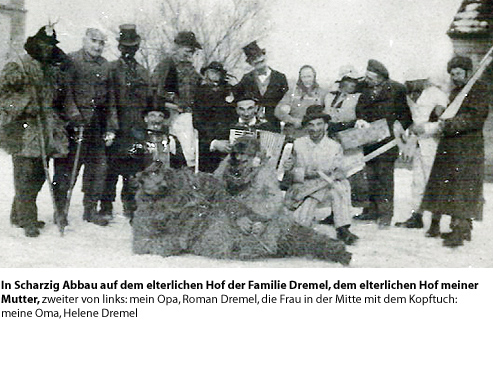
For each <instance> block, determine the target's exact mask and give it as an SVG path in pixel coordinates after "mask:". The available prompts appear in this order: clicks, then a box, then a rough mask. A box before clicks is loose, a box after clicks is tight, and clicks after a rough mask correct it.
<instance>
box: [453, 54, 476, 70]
mask: <svg viewBox="0 0 493 380" xmlns="http://www.w3.org/2000/svg"><path fill="white" fill-rule="evenodd" d="M457 67H459V68H461V69H464V70H467V71H470V70H472V60H471V58H469V57H461V56H455V57H453V58H452V59H451V60H450V61H448V63H447V72H448V73H450V72H451V71H452V69H455V68H457Z"/></svg>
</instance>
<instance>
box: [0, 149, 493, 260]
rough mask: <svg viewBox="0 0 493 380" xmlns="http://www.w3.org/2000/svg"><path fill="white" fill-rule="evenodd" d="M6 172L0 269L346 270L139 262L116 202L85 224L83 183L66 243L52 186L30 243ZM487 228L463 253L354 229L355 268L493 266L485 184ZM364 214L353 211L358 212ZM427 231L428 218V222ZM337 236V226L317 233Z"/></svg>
mask: <svg viewBox="0 0 493 380" xmlns="http://www.w3.org/2000/svg"><path fill="white" fill-rule="evenodd" d="M0 167H1V168H2V173H3V178H4V180H3V181H2V182H1V183H0V267H2V268H9V267H14V268H21V267H23V268H42V267H49V268H53V267H71V268H81V267H100V268H120V267H126V268H134V267H135V268H137V267H138V268H160V267H162V268H174V267H182V268H183V267H184V268H190V267H202V268H204V267H205V268H219V267H225V268H226V267H230V268H231V267H253V268H262V267H269V268H274V267H289V268H298V267H306V268H309V267H335V268H337V267H341V266H340V265H339V264H333V263H327V262H322V261H314V260H309V259H277V260H265V261H258V262H241V261H233V260H231V261H224V260H215V259H208V258H203V257H197V256H191V255H186V256H180V257H167V258H163V257H159V256H138V255H134V254H133V253H132V246H131V241H132V230H131V227H130V225H129V224H128V222H127V220H126V219H125V218H124V217H123V215H122V207H121V204H120V202H116V204H115V207H116V213H117V214H116V217H115V219H114V220H113V222H112V223H111V224H110V225H109V226H107V227H98V226H96V225H94V224H91V223H87V222H84V221H82V193H81V191H80V181H79V182H78V183H77V185H76V190H75V191H74V196H73V199H72V206H71V209H70V215H69V221H70V226H69V227H67V229H66V230H65V236H64V237H61V236H60V234H59V232H58V229H57V228H56V226H55V225H53V223H52V214H53V208H52V203H51V200H50V195H49V191H48V188H47V186H46V185H45V186H44V187H43V190H42V191H41V193H40V196H39V198H38V208H39V218H40V220H44V221H46V222H47V225H46V227H45V228H44V230H43V231H42V234H41V236H40V237H38V238H27V237H25V236H24V231H23V230H22V229H20V228H15V227H12V226H11V225H10V222H9V213H10V206H11V202H12V197H13V194H14V189H13V179H12V161H11V158H10V156H8V155H7V154H5V153H4V152H1V151H0ZM395 178H396V194H395V198H396V200H395V207H396V210H395V217H394V222H395V221H402V220H405V219H406V218H407V217H408V216H409V212H410V209H409V207H410V206H409V201H410V197H411V191H410V184H411V172H410V171H409V170H406V169H396V171H395ZM485 198H486V204H485V210H484V221H483V222H475V223H474V230H473V239H472V241H471V242H466V243H465V245H464V246H463V247H460V248H456V249H450V248H444V247H442V244H441V239H439V238H437V239H430V238H425V237H424V232H425V230H407V229H398V228H395V227H392V228H391V229H389V230H378V229H377V226H376V225H375V224H364V223H354V224H353V226H352V231H353V232H354V233H356V234H357V235H359V236H360V240H359V242H358V243H357V245H355V246H352V247H349V250H350V251H351V252H353V261H352V263H351V267H360V268H442V267H443V268H444V267H452V268H463V267H482V268H491V267H493V254H492V251H493V250H492V249H491V248H490V247H491V243H492V242H493V236H492V235H490V233H492V232H491V231H492V228H491V226H492V224H493V206H492V204H491V203H490V202H489V201H490V200H493V184H485ZM358 211H359V210H358V209H354V212H355V213H357V212H358ZM425 221H426V226H425V227H427V226H428V224H429V215H426V217H425ZM448 223H449V218H443V220H442V231H445V230H447V226H448ZM317 228H319V229H320V230H321V231H323V232H326V233H328V234H329V235H331V236H334V235H335V233H334V230H333V229H332V228H331V227H326V226H318V227H317Z"/></svg>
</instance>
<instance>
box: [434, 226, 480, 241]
mask: <svg viewBox="0 0 493 380" xmlns="http://www.w3.org/2000/svg"><path fill="white" fill-rule="evenodd" d="M456 230H459V231H460V234H461V236H462V239H463V240H467V241H471V238H472V233H471V230H465V231H461V230H460V229H456ZM452 234H454V230H452V232H443V233H441V234H439V235H440V237H441V238H442V239H444V240H446V239H450V238H451V236H452Z"/></svg>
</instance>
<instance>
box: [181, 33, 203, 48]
mask: <svg viewBox="0 0 493 380" xmlns="http://www.w3.org/2000/svg"><path fill="white" fill-rule="evenodd" d="M175 44H177V45H180V46H186V47H191V48H192V49H202V45H201V44H199V43H198V42H197V38H195V34H194V33H193V32H189V31H184V32H179V33H178V35H177V36H176V38H175Z"/></svg>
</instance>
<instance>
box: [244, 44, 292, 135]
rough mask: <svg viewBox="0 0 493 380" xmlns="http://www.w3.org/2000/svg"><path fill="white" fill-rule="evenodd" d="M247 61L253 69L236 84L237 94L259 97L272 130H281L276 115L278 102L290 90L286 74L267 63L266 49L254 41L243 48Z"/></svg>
mask: <svg viewBox="0 0 493 380" xmlns="http://www.w3.org/2000/svg"><path fill="white" fill-rule="evenodd" d="M243 51H244V52H245V55H246V61H247V63H248V64H249V65H251V66H252V67H253V70H252V71H250V72H249V73H247V74H245V75H244V76H243V78H241V81H240V83H238V85H237V86H236V93H237V95H239V96H241V94H242V93H252V94H253V95H254V96H255V97H256V98H257V99H258V101H259V102H258V106H259V107H261V108H264V109H265V119H266V120H267V121H268V122H269V123H270V124H271V125H272V129H271V132H280V131H281V129H280V128H281V126H280V122H279V119H278V118H277V117H276V116H275V115H274V110H275V108H276V106H277V104H278V103H279V102H280V101H281V99H282V98H283V96H284V94H285V93H286V92H287V91H288V81H287V79H286V76H285V75H284V74H282V73H280V72H279V71H276V70H274V69H272V68H270V67H269V66H268V65H267V57H266V54H265V49H261V48H260V47H259V46H258V45H257V41H253V42H251V43H249V44H248V45H246V46H245V47H244V48H243Z"/></svg>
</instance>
